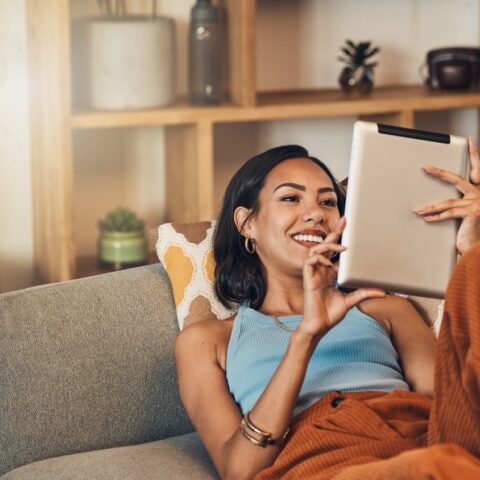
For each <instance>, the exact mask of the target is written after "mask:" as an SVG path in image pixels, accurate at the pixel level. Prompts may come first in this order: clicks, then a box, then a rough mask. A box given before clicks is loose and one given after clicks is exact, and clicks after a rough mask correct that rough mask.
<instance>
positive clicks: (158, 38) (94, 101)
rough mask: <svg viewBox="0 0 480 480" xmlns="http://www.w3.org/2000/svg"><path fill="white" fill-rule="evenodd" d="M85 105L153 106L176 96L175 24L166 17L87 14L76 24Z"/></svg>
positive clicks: (121, 108) (111, 106)
mask: <svg viewBox="0 0 480 480" xmlns="http://www.w3.org/2000/svg"><path fill="white" fill-rule="evenodd" d="M76 29H77V31H78V33H77V38H78V42H79V43H81V44H82V48H81V52H82V53H81V55H82V57H84V58H83V59H82V62H81V63H82V65H80V66H79V68H78V72H79V75H80V76H81V77H83V79H82V81H83V82H84V83H85V84H86V85H85V86H84V87H83V89H84V92H83V94H82V96H83V97H84V98H83V101H84V103H86V106H87V107H90V108H94V109H103V110H124V109H143V108H154V107H161V106H164V105H168V104H169V103H172V102H173V101H174V100H175V95H176V91H175V90H176V89H175V86H176V79H175V77H176V75H175V23H174V20H173V19H172V18H169V17H155V18H148V17H142V16H129V17H125V18H120V19H115V20H112V19H104V18H91V19H86V20H81V21H80V22H79V23H78V26H77V27H76Z"/></svg>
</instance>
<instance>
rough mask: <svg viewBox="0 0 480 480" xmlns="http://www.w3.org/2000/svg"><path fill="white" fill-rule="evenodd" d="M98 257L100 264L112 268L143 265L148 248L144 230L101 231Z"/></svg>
mask: <svg viewBox="0 0 480 480" xmlns="http://www.w3.org/2000/svg"><path fill="white" fill-rule="evenodd" d="M98 257H99V261H100V263H101V264H103V265H106V266H108V267H111V268H113V269H114V270H120V269H122V268H128V267H135V266H138V265H145V264H146V263H147V257H148V250H147V239H146V238H145V234H144V232H143V231H140V232H101V233H100V238H99V240H98Z"/></svg>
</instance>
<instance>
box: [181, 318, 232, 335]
mask: <svg viewBox="0 0 480 480" xmlns="http://www.w3.org/2000/svg"><path fill="white" fill-rule="evenodd" d="M234 319H235V315H233V316H231V317H229V318H227V319H225V320H218V319H211V320H202V321H200V322H195V323H192V324H191V325H189V326H187V327H185V328H184V329H183V330H182V331H181V332H180V333H179V334H178V337H188V338H189V339H192V340H193V339H203V338H209V339H216V338H222V337H224V336H225V335H228V336H230V333H231V331H232V326H233V320H234ZM178 337H177V338H178Z"/></svg>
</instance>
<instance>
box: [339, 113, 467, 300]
mask: <svg viewBox="0 0 480 480" xmlns="http://www.w3.org/2000/svg"><path fill="white" fill-rule="evenodd" d="M381 132H382V133H381ZM446 142H448V143H446ZM424 165H433V166H437V167H440V168H443V169H446V170H449V171H451V172H454V173H458V174H460V175H462V176H465V170H466V165H467V140H466V139H465V138H462V137H455V136H453V135H444V134H433V133H431V132H423V131H419V130H411V129H402V128H398V127H392V126H388V125H380V124H376V123H369V122H362V121H358V122H356V123H355V126H354V133H353V141H352V153H351V160H350V172H349V179H348V192H347V203H346V209H345V217H346V219H347V225H346V228H345V231H344V233H343V236H342V245H344V246H346V247H347V250H346V251H345V252H342V254H341V255H340V265H339V273H338V283H339V284H340V286H343V287H348V288H359V287H378V288H383V289H385V290H387V291H390V292H398V293H406V294H413V295H420V296H427V297H436V298H441V297H443V296H444V294H445V291H446V288H447V284H448V281H449V279H450V276H451V273H452V271H453V268H454V266H455V262H456V249H455V241H456V233H457V220H454V219H452V220H447V221H444V222H439V223H427V222H425V221H424V220H423V219H422V218H421V217H419V216H418V215H417V214H415V213H414V212H413V210H414V209H416V208H418V207H422V206H426V205H430V204H432V203H437V202H441V201H444V200H446V199H448V198H453V197H457V198H458V197H459V193H458V191H457V189H456V188H455V187H454V186H452V185H450V184H447V183H445V182H442V181H440V180H438V179H435V178H433V177H430V176H429V175H428V174H426V173H425V172H423V171H422V170H421V167H422V166H424Z"/></svg>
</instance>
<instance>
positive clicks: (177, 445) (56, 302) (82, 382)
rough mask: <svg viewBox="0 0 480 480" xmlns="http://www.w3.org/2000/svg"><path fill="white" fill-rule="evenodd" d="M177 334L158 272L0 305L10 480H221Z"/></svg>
mask: <svg viewBox="0 0 480 480" xmlns="http://www.w3.org/2000/svg"><path fill="white" fill-rule="evenodd" d="M177 333H178V327H177V322H176V315H175V308H174V304H173V300H172V293H171V287H170V283H169V280H168V277H167V275H166V273H165V271H164V270H163V268H162V267H161V265H160V264H156V265H150V266H146V267H139V268H134V269H130V270H125V271H122V272H116V273H109V274H105V275H99V276H96V277H91V278H86V279H81V280H73V281H70V282H64V283H58V284H53V285H44V286H40V287H34V288H29V289H26V290H21V291H18V292H12V293H6V294H3V295H0V479H1V480H20V479H21V480H30V479H35V480H57V479H62V480H70V479H71V480H79V479H89V480H92V479H102V480H109V479H142V480H150V479H168V480H175V479H189V480H195V479H212V478H218V477H217V475H216V472H215V469H214V467H213V465H212V463H211V461H210V459H209V457H208V455H207V453H206V451H205V449H204V448H203V446H202V443H201V441H200V440H199V438H198V435H197V434H196V433H195V432H194V428H193V426H192V425H191V423H190V421H189V419H188V416H187V414H186V412H185V410H184V408H183V406H182V403H181V401H180V398H179V394H178V388H177V384H176V378H175V364H174V357H173V344H174V340H175V336H176V335H177ZM192 375H195V372H192Z"/></svg>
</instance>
